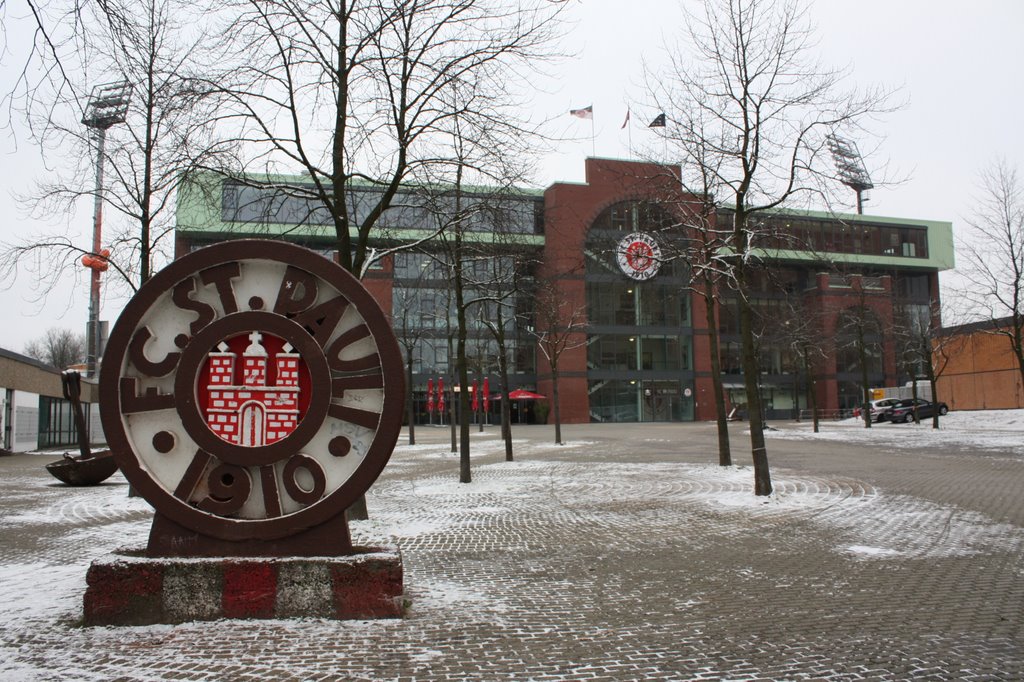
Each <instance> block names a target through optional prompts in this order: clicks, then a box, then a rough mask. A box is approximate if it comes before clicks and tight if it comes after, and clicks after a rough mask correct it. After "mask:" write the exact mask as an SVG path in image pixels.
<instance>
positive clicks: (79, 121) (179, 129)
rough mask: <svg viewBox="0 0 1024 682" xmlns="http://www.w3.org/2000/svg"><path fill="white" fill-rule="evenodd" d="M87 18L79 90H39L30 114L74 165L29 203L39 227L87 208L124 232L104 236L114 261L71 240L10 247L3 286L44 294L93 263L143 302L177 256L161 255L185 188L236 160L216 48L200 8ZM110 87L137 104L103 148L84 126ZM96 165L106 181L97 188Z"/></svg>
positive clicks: (150, 6) (98, 10) (131, 6)
mask: <svg viewBox="0 0 1024 682" xmlns="http://www.w3.org/2000/svg"><path fill="white" fill-rule="evenodd" d="M77 16H79V18H80V20H81V22H82V24H81V26H80V27H79V30H80V34H79V37H80V41H79V42H78V44H77V50H76V51H72V52H71V53H70V54H69V55H64V60H65V61H64V63H65V64H66V65H67V68H69V69H70V64H71V60H72V59H74V60H76V70H75V71H74V73H75V74H76V80H74V81H71V80H64V79H61V80H59V81H58V82H57V83H55V84H52V86H53V87H52V89H50V90H46V89H45V88H43V87H42V86H40V87H39V88H37V89H36V90H35V91H34V94H33V96H34V100H33V103H34V104H35V107H34V108H33V109H31V110H30V111H29V113H30V115H31V120H32V124H33V130H34V131H35V133H36V135H37V137H38V140H39V142H40V144H41V145H42V146H43V148H44V150H45V151H46V153H47V154H52V155H53V156H54V157H59V158H60V159H61V161H62V162H66V161H67V160H69V159H71V160H72V161H73V165H72V167H71V168H69V169H67V170H61V169H58V170H57V171H56V172H55V173H53V174H52V175H51V176H49V177H48V178H47V179H45V180H43V181H42V182H40V183H39V185H38V187H37V189H36V190H35V191H33V192H31V193H30V194H28V195H27V196H25V197H24V199H25V200H26V202H27V203H28V204H29V205H30V206H32V207H33V210H34V211H35V212H36V213H37V214H39V215H52V214H54V213H70V212H71V209H72V208H73V206H74V204H75V203H76V202H77V201H79V200H80V199H82V198H90V199H92V200H93V201H94V202H95V203H96V204H97V207H98V209H103V208H105V209H110V210H112V211H113V213H114V218H116V219H117V220H115V221H114V222H113V223H112V224H108V225H107V226H106V230H105V232H106V234H105V235H104V241H105V243H106V244H107V245H109V249H108V251H109V254H107V253H96V252H95V251H96V249H95V248H94V245H92V244H89V245H86V244H80V243H77V240H76V239H74V238H71V237H68V236H66V235H62V234H53V235H32V236H31V237H26V238H24V239H22V240H20V241H14V242H8V243H5V244H4V245H3V248H4V253H5V258H4V263H5V265H3V266H0V268H2V271H0V275H3V276H6V277H5V278H6V279H8V281H11V280H12V279H13V276H14V275H16V274H17V271H18V270H19V269H23V270H26V271H28V272H29V273H30V274H31V275H32V276H33V278H35V279H37V280H38V281H40V282H42V283H43V284H42V286H41V289H42V290H43V291H44V292H45V291H48V290H49V289H51V288H52V287H53V286H54V285H55V284H56V283H57V282H58V281H59V280H61V279H64V278H66V277H67V276H68V274H69V270H72V269H74V268H77V267H80V264H79V258H80V257H82V256H85V257H87V258H91V259H101V260H102V265H103V267H107V266H109V267H110V268H111V269H110V272H111V273H112V274H115V275H117V276H116V277H115V278H114V279H112V280H111V281H110V283H111V284H114V285H115V286H124V287H126V288H127V289H129V290H132V291H134V290H135V289H137V288H138V286H139V285H141V284H142V283H144V282H145V281H146V280H147V279H149V277H150V275H151V274H152V272H153V271H154V268H155V267H159V265H160V262H161V261H162V260H164V259H166V258H168V257H169V255H170V254H169V251H168V250H166V249H164V248H163V245H164V243H165V241H166V238H167V237H168V235H170V234H171V232H172V231H173V228H174V220H173V217H174V207H175V198H176V196H177V190H178V188H179V186H180V183H181V181H182V179H183V178H184V177H186V176H187V175H188V174H189V173H190V172H191V171H193V170H194V169H196V168H197V167H204V166H207V165H210V164H211V163H213V161H212V159H211V157H219V156H220V155H222V154H224V153H226V151H227V150H226V149H225V148H223V147H220V146H218V145H217V144H216V142H215V140H214V138H213V136H212V121H213V118H214V116H215V113H214V109H215V102H214V101H213V99H212V98H211V97H210V92H209V90H208V89H207V88H206V87H205V86H203V85H202V83H204V82H206V81H208V80H209V79H210V74H209V72H208V69H207V67H206V66H205V65H206V64H207V63H208V62H209V61H211V56H210V55H211V53H210V50H209V49H208V48H207V47H206V42H205V41H206V38H207V36H206V35H205V34H204V32H203V31H202V30H201V28H196V22H194V21H191V20H190V19H194V18H195V16H196V15H195V11H194V8H193V6H192V5H188V4H187V3H185V4H182V3H180V2H178V0H148V1H147V2H144V3H141V4H138V3H120V2H106V3H101V4H100V5H95V6H94V5H85V6H83V7H82V8H81V11H80V13H79V14H78V15H77ZM77 78H81V79H83V80H82V81H81V82H80V81H79V80H77ZM86 80H92V81H93V82H90V83H87V82H85V81H86ZM103 81H123V82H125V83H126V84H127V88H128V92H129V93H130V94H129V96H128V97H127V102H126V110H125V112H124V120H123V121H120V122H118V123H117V124H116V125H113V126H112V127H110V129H109V130H104V132H103V135H102V140H103V143H102V144H99V140H100V139H101V137H100V133H99V132H98V130H100V128H97V127H96V125H94V124H90V125H86V124H85V123H87V122H89V121H90V118H91V116H92V115H93V114H92V112H93V111H94V110H93V109H91V108H90V101H93V99H92V95H91V94H90V93H91V86H92V85H95V84H96V82H103ZM93 103H94V104H95V102H94V101H93ZM98 155H99V157H101V158H102V163H103V168H104V171H105V172H104V175H103V176H102V177H98V178H97V177H96V175H95V174H94V171H93V169H94V168H95V167H96V164H97V156H98ZM94 179H97V180H99V181H100V182H94ZM95 213H96V218H97V220H98V217H99V215H100V211H99V210H97V211H96V212H95ZM108 217H109V214H108ZM95 229H96V231H97V232H99V231H100V229H101V228H100V226H99V225H96V226H95Z"/></svg>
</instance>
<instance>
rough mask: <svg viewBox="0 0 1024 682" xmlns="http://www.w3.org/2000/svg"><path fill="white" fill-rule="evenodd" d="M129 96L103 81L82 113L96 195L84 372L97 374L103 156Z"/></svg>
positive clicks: (124, 88) (126, 89) (125, 88)
mask: <svg viewBox="0 0 1024 682" xmlns="http://www.w3.org/2000/svg"><path fill="white" fill-rule="evenodd" d="M130 99H131V86H130V85H128V83H127V82H125V81H119V82H117V83H105V84H103V85H97V86H95V87H94V88H93V89H92V94H91V95H90V97H89V103H88V104H87V105H86V107H85V113H84V114H82V123H84V124H85V126H86V127H88V128H92V129H93V130H94V131H95V133H96V194H95V197H94V200H93V217H92V253H90V254H88V255H86V256H84V257H83V258H82V264H83V265H85V266H86V267H87V268H89V269H91V270H92V275H91V282H90V288H89V324H88V327H87V330H86V335H87V342H86V346H87V349H88V350H87V352H86V372H87V373H88V375H89V376H92V377H95V376H97V369H98V366H99V359H100V353H101V346H102V330H101V328H100V274H101V273H102V272H103V271H104V270H106V269H107V257H108V256H109V255H110V252H109V251H104V250H103V247H102V243H101V242H102V238H103V155H104V148H105V146H106V141H107V129H108V128H110V127H111V126H113V125H116V124H118V123H124V121H125V116H126V115H127V113H128V102H129V100H130Z"/></svg>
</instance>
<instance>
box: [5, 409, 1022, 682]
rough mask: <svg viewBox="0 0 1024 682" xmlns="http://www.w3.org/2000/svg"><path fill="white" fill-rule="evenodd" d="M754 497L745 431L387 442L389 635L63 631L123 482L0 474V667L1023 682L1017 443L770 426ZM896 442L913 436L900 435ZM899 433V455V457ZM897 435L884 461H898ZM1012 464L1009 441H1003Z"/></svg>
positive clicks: (139, 523) (104, 538)
mask: <svg viewBox="0 0 1024 682" xmlns="http://www.w3.org/2000/svg"><path fill="white" fill-rule="evenodd" d="M777 428H778V431H776V432H773V433H772V434H771V437H770V439H769V459H770V461H771V462H772V467H773V478H774V482H775V485H776V494H775V495H773V496H772V497H770V498H767V499H765V498H754V496H753V494H752V492H751V490H752V471H751V469H750V467H749V466H747V463H748V461H749V449H745V446H746V445H747V443H746V436H745V435H744V432H743V426H742V425H738V424H734V425H732V426H731V429H732V431H731V434H732V439H733V443H734V452H735V455H734V457H735V461H736V463H737V464H738V465H739V466H734V467H728V468H722V467H718V466H717V465H716V464H715V462H717V452H716V450H715V430H714V427H713V425H710V424H630V425H622V424H598V425H584V426H574V425H570V426H566V427H563V432H564V435H565V437H566V440H567V443H566V444H565V445H562V446H559V445H555V444H554V443H553V429H552V428H551V427H546V426H524V427H517V428H516V430H515V446H516V447H515V453H516V461H514V462H505V461H504V451H503V448H502V447H501V443H500V441H499V439H498V429H497V428H494V427H489V428H487V429H486V430H485V431H484V432H483V433H479V432H478V431H477V429H476V428H475V427H474V429H473V437H472V442H473V449H474V455H473V482H472V483H470V484H459V483H458V482H457V478H458V458H457V456H456V455H453V454H451V452H450V451H449V450H450V448H449V438H450V436H449V432H448V431H447V429H442V428H436V427H435V428H430V427H419V428H417V430H416V437H417V445H415V446H408V445H405V444H404V443H405V442H406V440H405V434H404V433H403V436H402V440H400V447H399V448H398V449H397V450H396V452H395V454H394V456H393V458H392V462H391V464H389V466H388V467H387V469H386V470H385V473H384V475H383V476H382V477H381V479H380V481H379V482H378V483H377V485H376V486H375V487H374V488H373V489H372V490H371V492H370V494H369V495H368V504H369V510H370V515H371V520H370V521H368V522H357V523H354V524H353V535H354V537H355V539H356V540H357V541H358V540H359V539H360V538H363V539H371V538H376V537H379V536H388V537H390V538H391V539H393V540H394V541H395V542H396V543H397V544H398V545H399V546H400V548H401V550H402V553H403V558H404V563H405V570H406V576H405V581H406V592H407V597H408V599H409V600H410V604H411V605H410V608H409V611H408V615H407V617H406V618H405V619H403V620H400V621H358V622H335V621H324V620H315V619H309V620H293V621H284V620H281V621H217V622H214V623H194V624H185V625H180V626H173V627H172V626H152V627H132V628H83V627H81V626H80V625H79V623H78V619H79V618H80V616H81V595H82V592H83V591H84V587H85V582H84V581H85V570H86V567H87V566H88V564H89V561H90V560H91V559H92V558H93V557H96V556H99V555H102V554H104V553H106V552H108V551H110V550H111V549H113V548H115V547H118V546H123V545H132V544H141V543H143V542H144V541H145V537H146V533H147V532H148V523H149V518H150V511H149V508H148V505H146V503H145V502H143V501H141V500H139V499H137V498H131V499H130V498H128V497H127V486H126V484H125V483H124V480H123V479H122V478H120V476H117V477H115V479H112V480H111V481H110V482H108V483H107V484H104V485H102V486H99V487H97V488H91V489H71V488H66V487H63V486H59V485H57V484H56V481H55V480H53V479H52V478H50V477H49V475H48V474H47V473H46V472H45V471H44V469H43V464H45V463H46V462H47V461H50V458H47V457H44V456H31V455H17V456H13V457H3V458H0V500H3V502H2V503H0V510H2V511H0V527H2V532H0V601H2V603H3V604H4V609H3V611H2V614H0V669H2V670H3V671H4V679H12V680H50V679H74V680H164V679H167V680H170V679H184V680H229V679H230V680H245V679H254V680H255V679H261V680H267V679H273V680H466V679H476V680H563V679H564V680H636V679H652V680H688V679H707V680H719V679H731V680H820V679H828V680H906V679H928V680H1008V679H1020V678H1021V677H1022V676H1024V653H1022V652H1024V628H1022V626H1024V617H1022V614H1024V555H1022V549H1024V509H1022V505H1021V503H1020V491H1021V490H1024V455H1022V454H1021V452H1020V451H1019V449H1018V448H1017V447H1016V446H1014V445H1013V443H1014V436H1012V435H1011V436H1006V437H1004V438H1000V439H994V440H992V442H990V443H986V442H984V441H982V440H979V438H980V436H979V438H974V437H971V438H968V437H959V439H958V437H956V436H955V434H954V432H953V431H948V432H940V433H939V434H931V433H927V432H926V430H925V429H923V428H922V427H916V426H913V425H886V428H887V429H889V434H890V435H889V436H888V437H886V431H885V430H884V429H877V430H874V429H873V430H872V431H873V433H872V434H870V435H869V436H864V435H863V434H862V433H861V431H860V430H856V429H855V427H850V426H849V425H838V424H832V425H826V427H825V429H826V432H825V433H824V434H821V435H814V434H811V433H809V427H808V426H807V425H806V424H801V425H795V424H791V423H787V424H778V425H777ZM914 429H916V431H911V430H914ZM897 434H898V436H897ZM897 437H898V438H900V439H901V440H900V441H899V442H898V444H895V445H894V444H893V439H894V438H897ZM1017 441H1018V442H1019V439H1017Z"/></svg>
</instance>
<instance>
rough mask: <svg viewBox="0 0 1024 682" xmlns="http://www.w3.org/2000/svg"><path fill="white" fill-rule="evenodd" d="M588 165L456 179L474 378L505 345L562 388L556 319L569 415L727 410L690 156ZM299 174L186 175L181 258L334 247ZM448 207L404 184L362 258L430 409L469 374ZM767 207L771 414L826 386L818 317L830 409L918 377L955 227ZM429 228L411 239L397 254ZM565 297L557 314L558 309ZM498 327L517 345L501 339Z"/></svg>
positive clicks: (728, 375)
mask: <svg viewBox="0 0 1024 682" xmlns="http://www.w3.org/2000/svg"><path fill="white" fill-rule="evenodd" d="M585 163H586V179H585V181H584V182H582V183H562V182H559V183H555V184H553V185H551V186H550V187H548V188H547V189H546V190H544V191H531V190H515V191H502V192H498V191H496V190H493V189H490V188H479V187H476V188H470V189H465V190H463V191H462V192H460V195H459V202H458V205H459V206H462V207H464V208H463V212H462V213H461V214H460V215H461V216H462V219H460V221H459V224H460V225H461V226H462V228H463V230H464V238H463V242H464V246H463V247H462V250H461V251H460V252H459V253H460V254H461V261H462V263H463V270H464V272H465V273H466V279H467V281H468V282H469V284H468V285H467V287H468V290H467V292H466V300H479V301H480V302H479V303H478V304H476V305H473V306H471V307H470V309H469V310H468V311H467V316H468V320H469V339H468V344H467V349H468V351H467V355H468V357H469V367H470V374H471V376H472V377H473V378H474V379H476V380H477V382H478V385H482V384H483V379H484V378H487V379H488V382H489V386H490V388H491V393H492V395H491V401H490V410H491V412H492V413H496V412H497V410H498V407H497V405H498V403H497V401H496V400H495V399H494V398H495V391H496V388H497V386H498V385H499V384H498V373H497V368H498V361H499V355H503V356H504V358H505V360H506V361H507V363H508V372H509V376H510V380H509V384H510V386H509V387H510V389H519V388H522V389H528V390H529V391H531V392H535V393H538V394H540V395H543V396H551V395H552V388H553V387H552V369H551V364H550V363H549V361H548V359H547V357H546V355H545V353H543V352H541V350H542V349H541V348H540V346H539V342H538V336H539V335H540V336H543V332H544V331H546V327H559V328H560V329H561V330H562V331H563V332H565V341H566V343H565V350H564V352H563V353H562V354H561V355H560V357H559V359H558V363H557V370H558V377H559V379H558V386H559V395H560V406H561V415H562V421H563V422H566V423H573V422H575V423H580V422H589V421H601V422H636V421H690V420H708V419H713V418H714V416H715V413H714V404H713V398H712V396H713V392H712V391H713V389H712V382H711V360H710V357H709V335H708V331H709V330H708V325H707V322H706V315H705V304H704V298H703V296H701V295H699V294H698V293H697V292H696V291H695V290H694V289H693V287H692V282H693V277H692V272H693V268H691V261H690V260H689V258H688V256H687V253H688V251H687V248H689V246H688V245H690V244H691V243H692V239H691V235H690V234H689V233H688V232H687V229H686V228H684V227H680V225H681V224H682V223H685V222H686V215H687V213H688V212H692V211H693V207H694V206H699V205H701V201H700V197H697V196H693V195H689V194H687V193H686V192H685V191H682V190H680V189H679V187H678V182H677V181H676V180H675V179H674V178H677V177H678V169H675V172H672V171H673V169H672V168H670V167H664V166H658V165H654V164H647V163H641V162H633V161H619V160H609V159H596V158H590V159H587V160H586V162H585ZM302 182H303V180H302V177H301V176H295V177H290V178H282V177H274V178H247V180H246V182H244V183H241V182H238V181H232V180H227V179H220V178H213V177H206V178H203V179H202V180H201V181H200V182H199V183H196V184H193V185H190V186H187V187H185V188H183V189H182V191H181V193H180V196H179V204H178V210H177V230H176V247H175V248H176V254H177V255H181V254H183V253H187V252H189V251H191V250H194V249H197V248H201V247H202V246H204V245H207V244H211V243H215V242H219V241H223V240H225V239H236V238H242V237H263V238H277V239H287V240H290V241H294V242H297V243H300V244H303V245H305V246H307V247H309V248H311V249H314V250H318V251H320V252H322V253H323V254H324V255H325V256H326V257H334V256H335V252H334V246H333V244H334V240H333V230H334V228H333V225H332V224H331V223H330V221H329V219H328V216H327V215H326V212H325V211H324V209H323V208H322V207H320V206H317V205H316V204H314V203H311V202H310V200H309V199H307V198H304V197H302V196H300V193H298V192H294V191H289V190H288V188H289V187H300V186H301V184H302ZM375 191H376V190H375V189H374V188H373V187H372V186H365V187H356V188H354V189H353V190H352V196H351V197H349V205H350V206H353V207H354V212H355V216H356V218H357V219H358V218H360V217H361V212H365V211H366V210H368V208H367V206H368V204H369V203H370V201H369V200H370V199H372V194H373V192H375ZM451 205H452V200H451V197H450V196H449V197H448V198H447V200H446V199H445V198H444V196H443V195H442V197H441V199H440V200H439V199H438V195H437V190H436V188H431V189H430V191H425V190H423V189H422V188H416V187H407V188H403V190H402V192H401V193H400V194H399V195H398V196H397V197H396V200H395V202H394V205H393V207H392V208H391V209H389V210H388V211H386V212H385V214H384V215H383V216H382V217H381V219H380V221H379V223H378V225H379V228H378V229H377V230H376V232H375V235H374V243H373V247H374V248H375V249H377V250H378V252H379V253H381V254H385V255H383V256H382V257H381V258H379V259H378V260H376V261H375V262H374V264H373V265H372V266H371V267H370V268H368V269H367V270H366V271H365V272H364V273H363V282H364V284H365V285H366V286H367V288H368V289H370V291H371V292H372V293H373V294H374V296H375V297H376V298H377V300H378V301H379V302H380V304H381V305H382V307H383V308H384V309H385V310H386V311H388V312H389V313H390V314H391V317H392V320H393V325H394V328H395V332H396V335H397V336H398V337H399V341H400V343H402V344H403V346H407V347H408V349H409V350H410V351H411V357H412V372H413V380H412V388H413V391H414V398H415V400H416V405H417V415H418V416H417V420H418V421H419V422H421V423H427V422H434V423H437V422H438V419H439V417H438V416H437V415H436V414H434V413H432V412H431V411H430V410H429V409H428V408H430V407H433V406H434V402H433V401H432V400H430V398H432V397H433V396H428V394H427V388H428V382H429V384H430V385H431V386H435V387H436V385H437V383H438V380H439V379H443V381H444V384H445V386H446V389H451V388H452V387H453V385H454V384H455V382H454V381H453V378H454V375H455V368H454V362H453V361H452V360H453V358H454V352H453V350H452V349H453V347H454V346H453V341H452V334H453V331H452V329H453V321H454V317H455V313H454V305H453V303H452V292H451V276H450V270H449V268H448V267H447V265H446V259H449V258H450V256H446V255H445V254H450V253H452V252H451V250H450V241H445V240H442V239H439V238H432V239H431V238H430V237H431V235H433V234H434V233H435V232H436V229H437V227H438V225H440V224H441V222H443V221H441V219H440V216H443V215H444V214H445V211H446V208H447V209H450V208H451ZM465 207H470V210H466V209H465ZM473 207H476V210H474V209H473ZM716 218H717V220H718V221H719V222H721V223H723V224H728V223H727V222H724V221H729V220H730V219H731V218H730V216H729V215H728V214H727V213H726V212H720V213H719V214H718V215H717V216H716ZM759 220H761V223H760V225H759V228H760V229H761V230H762V231H764V232H765V233H766V234H770V235H771V237H770V238H768V239H766V240H765V244H764V245H763V248H762V249H760V251H759V253H760V256H761V261H760V263H761V265H760V266H759V268H758V269H757V270H756V272H755V276H754V279H753V281H752V282H750V283H749V286H748V291H749V292H750V295H751V297H752V298H751V300H752V303H753V306H754V309H755V310H756V311H757V312H758V319H760V320H761V321H762V323H761V324H760V326H759V332H760V334H759V349H758V350H759V353H760V359H761V372H762V375H761V377H760V387H761V391H762V396H763V402H764V405H765V406H766V411H767V417H768V418H769V419H772V418H776V419H779V418H792V417H794V416H796V415H798V414H799V413H800V411H802V410H805V409H806V408H807V405H808V400H807V398H808V390H812V389H809V388H808V382H807V381H806V371H805V368H804V365H803V363H802V362H801V360H800V357H801V354H800V353H799V352H797V343H796V337H795V335H793V334H791V333H789V332H792V330H794V329H795V328H796V327H797V326H800V327H802V328H804V329H805V330H806V327H807V325H808V324H810V325H811V326H812V328H813V334H812V335H811V340H812V342H813V346H814V351H815V352H814V354H813V357H812V362H811V365H812V369H811V373H812V375H813V377H814V379H815V385H814V388H813V390H814V392H815V398H816V401H815V402H816V405H817V407H818V408H819V409H820V410H823V411H824V413H825V414H837V413H840V412H842V411H845V410H849V409H851V408H853V406H854V405H856V404H859V402H860V400H861V398H860V396H861V393H860V390H861V385H862V369H861V368H862V365H866V367H867V373H868V381H869V384H870V385H871V386H887V385H890V386H891V385H897V384H899V383H902V382H903V381H905V380H906V378H907V375H908V374H907V373H908V372H910V371H913V368H912V367H906V366H904V365H903V364H902V363H901V362H900V358H899V353H898V340H897V334H896V333H895V330H896V328H897V327H898V326H899V321H900V320H901V319H903V318H905V317H906V312H907V311H908V310H909V311H913V312H914V313H915V314H914V315H911V317H913V318H916V319H920V317H921V315H922V314H923V315H925V316H927V315H930V314H931V312H930V311H934V310H936V309H937V303H938V297H939V289H938V273H939V272H940V271H943V270H948V269H951V268H952V267H953V237H952V226H951V224H950V223H949V222H940V221H932V220H918V219H906V218H883V217H876V216H865V215H837V214H832V213H814V212H805V211H776V212H773V213H771V214H769V215H767V216H763V217H760V218H759ZM627 237H628V239H626V238H627ZM423 239H427V241H426V242H423V243H420V244H419V246H417V247H415V248H412V249H410V250H403V251H397V252H389V251H388V250H389V249H392V248H395V247H400V246H403V245H410V244H413V243H414V242H418V241H420V240H423ZM513 284H514V286H513ZM541 292H544V293H546V294H547V295H541ZM552 301H556V302H557V306H556V305H555V304H553V303H552ZM545 308H547V309H545ZM715 308H716V309H715V313H716V320H717V326H718V330H719V332H720V343H721V351H720V354H719V357H720V363H721V371H722V375H723V381H724V384H725V387H726V392H727V397H728V402H729V404H730V409H731V408H733V407H734V408H736V409H737V410H739V411H742V409H743V403H744V402H745V398H744V390H743V377H742V374H741V370H740V365H741V363H740V353H739V349H740V343H739V340H740V337H739V326H738V318H737V315H736V298H735V293H734V292H733V291H732V289H731V288H730V287H729V286H728V283H727V282H722V283H720V284H719V285H718V290H717V291H716V296H715ZM550 313H555V314H556V315H557V317H558V319H559V320H560V322H559V324H557V325H555V324H553V323H551V322H550V321H548V320H549V318H550ZM499 328H500V333H501V335H502V338H503V339H504V344H503V347H504V353H501V352H500V350H499V349H500V348H502V345H499V344H498V342H497V341H496V340H495V331H496V330H499ZM802 338H804V339H806V338H807V337H806V333H805V335H804V337H802ZM804 343H805V344H806V341H805V342H804ZM456 389H458V387H456ZM448 400H449V401H450V400H451V396H450V395H449V398H448ZM543 402H544V401H539V400H523V401H515V410H514V418H515V419H518V420H520V421H530V420H535V419H538V418H542V417H543V414H544V413H545V412H546V410H545V409H544V408H543V406H542V405H541V404H540V403H543ZM489 419H490V421H491V422H492V423H494V422H495V421H496V419H497V417H496V416H493V415H492V416H491V417H490V418H489Z"/></svg>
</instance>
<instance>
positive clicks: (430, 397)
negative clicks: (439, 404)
mask: <svg viewBox="0 0 1024 682" xmlns="http://www.w3.org/2000/svg"><path fill="white" fill-rule="evenodd" d="M427 412H428V413H430V414H433V413H434V380H433V379H427Z"/></svg>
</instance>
